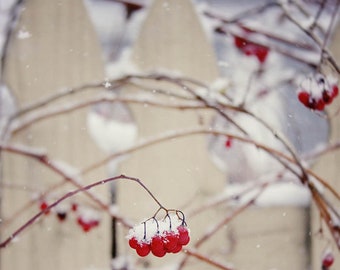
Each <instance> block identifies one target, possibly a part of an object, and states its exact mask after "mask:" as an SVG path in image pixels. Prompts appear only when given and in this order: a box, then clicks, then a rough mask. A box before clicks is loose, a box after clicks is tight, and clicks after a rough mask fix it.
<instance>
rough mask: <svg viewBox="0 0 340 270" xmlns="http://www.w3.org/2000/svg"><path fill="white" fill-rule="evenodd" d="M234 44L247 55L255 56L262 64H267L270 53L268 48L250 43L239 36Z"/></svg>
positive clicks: (235, 38) (235, 37)
mask: <svg viewBox="0 0 340 270" xmlns="http://www.w3.org/2000/svg"><path fill="white" fill-rule="evenodd" d="M234 44H235V46H236V47H237V48H238V49H240V50H241V52H243V53H244V54H245V55H248V56H255V57H256V58H257V60H258V61H259V62H260V63H261V64H263V63H264V62H266V59H267V56H268V53H269V48H268V47H265V46H263V45H259V44H256V43H254V42H251V41H248V40H246V39H245V38H242V37H239V36H234Z"/></svg>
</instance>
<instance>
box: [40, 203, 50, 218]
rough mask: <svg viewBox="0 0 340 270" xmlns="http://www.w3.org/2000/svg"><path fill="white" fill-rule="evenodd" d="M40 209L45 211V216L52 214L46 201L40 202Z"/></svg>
mask: <svg viewBox="0 0 340 270" xmlns="http://www.w3.org/2000/svg"><path fill="white" fill-rule="evenodd" d="M39 208H40V210H41V211H45V212H44V214H45V215H48V214H49V213H50V210H46V209H47V208H48V204H47V202H45V201H42V202H40V206H39Z"/></svg>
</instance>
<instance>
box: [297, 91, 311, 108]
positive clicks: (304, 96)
mask: <svg viewBox="0 0 340 270" xmlns="http://www.w3.org/2000/svg"><path fill="white" fill-rule="evenodd" d="M298 99H299V101H300V102H301V103H302V104H303V105H305V106H308V104H309V100H310V94H309V93H307V92H306V91H301V92H299V93H298Z"/></svg>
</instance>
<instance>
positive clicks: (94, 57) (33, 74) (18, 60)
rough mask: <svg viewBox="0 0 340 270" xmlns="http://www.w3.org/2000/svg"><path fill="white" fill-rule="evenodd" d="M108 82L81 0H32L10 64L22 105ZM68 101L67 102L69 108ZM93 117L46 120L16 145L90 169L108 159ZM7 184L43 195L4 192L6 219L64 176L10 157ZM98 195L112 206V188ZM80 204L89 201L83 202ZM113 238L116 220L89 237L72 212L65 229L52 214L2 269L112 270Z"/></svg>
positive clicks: (8, 253) (6, 255)
mask: <svg viewBox="0 0 340 270" xmlns="http://www.w3.org/2000/svg"><path fill="white" fill-rule="evenodd" d="M20 31H21V32H27V33H28V34H29V35H26V36H27V38H19V37H20V36H18V33H19V32H20ZM21 37H22V36H21ZM103 77H104V66H103V63H102V60H101V51H100V47H99V45H98V42H97V39H96V35H95V33H94V31H93V29H92V25H91V23H90V21H89V19H88V16H87V13H86V10H85V8H84V6H83V3H82V1H81V0H75V1H67V0H62V1H45V0H29V1H26V3H25V6H24V10H23V12H22V14H21V18H20V21H19V23H18V25H17V29H16V31H15V35H14V36H13V38H12V40H11V43H10V47H9V52H8V56H7V62H6V66H5V79H6V83H7V84H8V86H9V87H10V88H11V89H12V90H13V92H14V93H15V96H16V99H17V101H18V104H19V106H20V107H22V106H25V105H27V104H30V103H32V102H35V101H37V100H39V99H40V98H42V97H45V96H48V95H50V94H52V93H56V91H58V90H60V89H61V88H65V87H72V86H78V85H81V84H84V83H87V82H91V81H94V80H102V79H103ZM87 95H88V94H87ZM84 96H85V95H82V96H81V97H80V98H82V97H84ZM76 98H79V97H78V96H77V97H76ZM66 99H67V100H68V101H70V100H72V99H71V98H66ZM64 100H65V99H64ZM64 100H63V101H60V102H59V104H60V105H61V106H62V104H63V102H64ZM86 113H87V111H86V109H84V110H81V111H78V112H74V113H71V114H69V115H64V116H58V117H55V118H53V119H50V120H47V121H42V122H40V123H38V124H36V125H34V126H33V127H30V128H28V129H27V130H25V131H23V132H22V133H21V134H18V135H17V136H16V137H15V138H14V139H13V141H15V142H21V143H23V144H27V145H30V146H33V147H38V148H43V149H46V150H47V153H48V155H49V156H50V157H51V158H54V159H57V160H62V161H65V162H67V163H68V164H70V165H71V166H74V167H76V168H83V167H85V166H87V165H89V164H91V163H93V162H94V161H95V160H97V159H98V158H100V157H101V156H102V154H101V153H100V151H99V150H98V149H97V147H96V146H95V145H94V143H93V142H92V141H91V139H90V137H89V136H88V134H87V132H86V122H85V119H86ZM65 170H67V169H66V168H65ZM103 177H105V174H104V172H103V171H101V170H97V171H96V172H93V173H92V174H91V175H88V178H87V179H86V180H84V184H85V183H89V182H94V181H98V180H100V179H102V178H103ZM4 181H5V182H8V183H11V184H18V185H22V186H25V187H26V188H27V189H30V188H32V189H34V190H36V191H37V192H27V191H17V190H10V189H8V190H7V189H6V190H4V197H3V218H4V220H6V219H7V218H9V217H11V215H12V214H13V213H14V212H15V211H17V210H18V209H20V208H21V207H22V206H23V205H24V204H25V203H27V202H28V201H30V200H31V199H32V196H34V194H35V193H38V192H39V191H43V190H44V189H46V188H47V187H49V186H51V185H53V184H55V183H58V182H60V181H62V178H61V177H59V176H56V175H55V174H54V173H52V172H51V171H50V170H48V169H46V168H44V167H43V166H41V164H39V163H38V162H36V161H33V160H29V159H27V158H25V159H24V158H22V157H17V156H13V155H5V157H4ZM71 189H74V187H73V186H71V185H66V186H65V187H64V188H62V189H58V190H57V191H56V192H55V193H54V196H53V197H52V198H49V199H50V200H51V201H53V200H55V199H57V198H58V197H59V196H60V195H62V194H64V192H65V191H68V190H71ZM96 194H97V195H100V196H101V198H102V199H103V200H104V201H108V189H107V188H106V187H103V188H101V189H98V190H96ZM78 199H79V201H80V202H85V201H88V200H85V199H84V198H82V197H80V198H78V197H77V200H78ZM37 210H38V206H37V203H36V204H34V205H33V207H31V208H30V209H29V210H27V211H26V212H25V214H24V215H21V216H19V218H17V219H16V220H15V222H13V223H12V224H11V225H9V226H6V227H5V228H1V229H3V230H2V235H3V236H6V235H8V234H9V233H10V232H12V231H13V230H14V229H16V228H17V227H18V226H19V225H21V224H22V223H23V222H24V221H26V220H27V218H28V217H30V216H32V215H33V214H35V213H36V212H37ZM110 234H111V232H110V222H109V218H108V215H105V216H104V215H103V216H102V221H101V225H100V226H99V227H98V228H97V229H95V230H93V231H91V232H90V233H88V234H85V233H83V232H82V230H81V229H80V227H79V226H78V225H77V224H76V215H71V214H69V217H68V219H67V220H66V221H65V222H64V223H63V224H60V223H59V222H58V221H57V219H56V218H55V217H54V215H53V214H51V215H50V216H47V217H44V218H42V219H41V220H39V222H38V224H35V225H33V226H31V228H30V229H28V230H27V231H26V232H24V233H23V234H22V236H21V237H20V239H18V242H16V243H13V244H11V245H10V246H9V247H8V248H6V249H5V250H2V251H1V256H2V260H1V269H37V270H38V269H64V270H66V269H70V270H71V269H89V268H91V267H96V268H100V269H108V266H109V263H110V239H111V238H110Z"/></svg>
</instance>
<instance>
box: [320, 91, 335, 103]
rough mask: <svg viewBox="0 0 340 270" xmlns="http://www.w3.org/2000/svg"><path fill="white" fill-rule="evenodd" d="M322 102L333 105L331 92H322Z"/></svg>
mask: <svg viewBox="0 0 340 270" xmlns="http://www.w3.org/2000/svg"><path fill="white" fill-rule="evenodd" d="M322 100H323V101H324V102H325V104H331V103H332V101H333V97H332V94H331V93H329V91H327V90H324V91H323V92H322Z"/></svg>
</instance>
